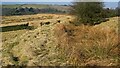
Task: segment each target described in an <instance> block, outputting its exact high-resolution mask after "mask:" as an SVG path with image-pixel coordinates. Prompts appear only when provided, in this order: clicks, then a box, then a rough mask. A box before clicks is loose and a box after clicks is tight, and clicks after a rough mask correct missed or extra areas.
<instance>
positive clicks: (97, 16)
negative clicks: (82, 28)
mask: <svg viewBox="0 0 120 68" xmlns="http://www.w3.org/2000/svg"><path fill="white" fill-rule="evenodd" d="M102 12H103V3H102V2H74V3H73V5H72V10H71V13H73V14H74V15H76V16H77V24H78V23H79V21H80V22H81V23H83V24H89V25H94V24H95V23H97V22H99V21H100V20H102V19H103V18H104V17H103V16H104V14H103V13H102ZM79 24H80V23H79Z"/></svg>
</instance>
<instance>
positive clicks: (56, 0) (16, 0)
mask: <svg viewBox="0 0 120 68" xmlns="http://www.w3.org/2000/svg"><path fill="white" fill-rule="evenodd" d="M0 1H2V2H72V1H74V0H0ZM78 1H96V0H78ZM103 1H104V2H119V1H120V0H103Z"/></svg>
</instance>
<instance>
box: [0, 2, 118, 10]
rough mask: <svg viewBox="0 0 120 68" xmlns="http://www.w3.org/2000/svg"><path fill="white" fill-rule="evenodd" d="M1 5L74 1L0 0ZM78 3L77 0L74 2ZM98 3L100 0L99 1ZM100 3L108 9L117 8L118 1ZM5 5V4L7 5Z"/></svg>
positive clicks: (60, 3)
mask: <svg viewBox="0 0 120 68" xmlns="http://www.w3.org/2000/svg"><path fill="white" fill-rule="evenodd" d="M0 1H1V2H2V3H3V4H4V2H7V3H8V4H12V3H13V2H15V3H17V4H22V3H23V4H25V2H28V3H30V4H31V3H33V4H59V5H62V4H70V3H71V2H73V1H75V0H0ZM76 1H78V0H76ZM79 1H89V2H90V1H93V2H94V1H96V0H79ZM99 1H100V0H99ZM101 1H102V2H107V3H105V7H108V8H116V7H118V3H117V2H119V1H120V0H101ZM7 3H6V4H7Z"/></svg>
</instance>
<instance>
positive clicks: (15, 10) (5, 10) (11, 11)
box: [2, 7, 66, 16]
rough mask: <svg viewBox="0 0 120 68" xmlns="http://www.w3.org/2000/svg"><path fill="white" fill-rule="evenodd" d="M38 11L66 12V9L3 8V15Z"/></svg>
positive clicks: (26, 13) (27, 13)
mask: <svg viewBox="0 0 120 68" xmlns="http://www.w3.org/2000/svg"><path fill="white" fill-rule="evenodd" d="M38 13H66V11H62V10H58V9H55V8H43V9H39V8H32V7H30V8H28V7H25V8H22V7H19V8H2V15H3V16H11V15H30V14H38Z"/></svg>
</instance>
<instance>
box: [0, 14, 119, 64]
mask: <svg viewBox="0 0 120 68" xmlns="http://www.w3.org/2000/svg"><path fill="white" fill-rule="evenodd" d="M38 17H39V18H40V19H38ZM44 17H45V18H44ZM49 17H50V18H49ZM29 18H32V19H29ZM41 18H42V20H45V21H48V22H49V24H43V25H41V26H38V27H37V28H36V29H33V30H28V29H22V30H13V31H5V32H0V33H1V34H2V43H3V46H2V47H3V50H2V54H3V58H2V60H3V62H4V63H3V65H28V66H31V65H32V66H56V65H57V66H59V65H61V66H65V65H72V66H78V65H79V66H117V65H119V60H120V57H119V51H120V49H119V45H120V43H119V40H118V35H119V33H118V29H119V28H118V17H113V18H110V19H109V21H106V22H102V23H101V24H98V25H95V26H86V25H80V26H75V25H73V24H71V23H74V22H73V21H72V20H73V19H74V17H73V16H70V15H60V14H59V15H57V14H49V15H48V14H37V15H24V16H5V17H3V21H4V22H6V21H8V19H9V21H10V22H9V23H13V22H12V21H17V22H19V23H20V22H22V20H21V19H24V21H27V22H29V21H31V20H32V21H33V22H35V21H36V24H37V23H39V20H41ZM51 19H52V20H51ZM43 22H44V21H43ZM6 24H7V23H6ZM19 28H22V27H19Z"/></svg>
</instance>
